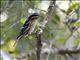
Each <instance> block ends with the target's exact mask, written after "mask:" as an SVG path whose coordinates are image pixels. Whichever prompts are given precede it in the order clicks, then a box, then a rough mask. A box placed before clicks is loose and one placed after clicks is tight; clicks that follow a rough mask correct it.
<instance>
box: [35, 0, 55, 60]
mask: <svg viewBox="0 0 80 60" xmlns="http://www.w3.org/2000/svg"><path fill="white" fill-rule="evenodd" d="M54 5H55V0H54V1H52V0H51V1H50V5H49V8H48V12H47V13H46V16H45V18H44V19H43V23H42V24H41V26H40V30H39V31H38V32H37V34H36V35H37V51H36V55H37V60H40V54H41V47H42V44H41V35H42V33H43V30H44V29H45V25H46V24H47V22H48V21H49V20H50V19H51V16H52V13H53V11H54V9H55V8H53V7H54Z"/></svg>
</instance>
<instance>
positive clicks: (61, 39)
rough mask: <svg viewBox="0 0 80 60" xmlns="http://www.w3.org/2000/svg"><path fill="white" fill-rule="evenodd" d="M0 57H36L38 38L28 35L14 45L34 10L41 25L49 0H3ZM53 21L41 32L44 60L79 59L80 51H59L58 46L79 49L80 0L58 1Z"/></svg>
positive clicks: (15, 59) (23, 59)
mask: <svg viewBox="0 0 80 60" xmlns="http://www.w3.org/2000/svg"><path fill="white" fill-rule="evenodd" d="M0 3H1V5H0V34H1V36H0V46H1V47H0V51H1V52H0V53H1V54H0V59H1V60H36V38H35V35H29V36H28V37H24V38H22V39H21V40H20V41H19V42H18V44H17V45H16V46H15V47H13V45H14V42H15V40H16V37H17V36H18V34H19V32H20V29H21V26H22V25H23V24H24V22H25V21H26V19H27V18H28V16H30V15H31V14H32V13H39V14H40V17H39V19H38V22H37V25H38V26H39V25H41V24H42V22H43V20H44V17H45V16H46V13H47V12H48V7H49V5H50V1H46V0H34V1H33V0H13V1H12V0H0ZM55 4H56V8H55V10H54V13H53V15H52V17H51V20H50V21H49V22H48V23H47V25H46V26H45V29H44V32H43V34H42V51H41V60H80V53H77V54H71V56H70V55H67V54H63V55H62V54H58V52H57V51H58V49H67V50H74V51H76V50H80V1H78V0H75V1H72V0H69V1H68V0H65V1H57V0H56V3H55ZM36 29H37V28H36Z"/></svg>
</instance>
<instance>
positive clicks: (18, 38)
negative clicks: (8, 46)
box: [13, 35, 23, 47]
mask: <svg viewBox="0 0 80 60" xmlns="http://www.w3.org/2000/svg"><path fill="white" fill-rule="evenodd" d="M22 37H23V36H22V35H19V36H18V37H17V38H16V39H17V40H16V41H15V43H14V45H13V47H14V46H15V45H16V44H17V43H18V41H19V40H20V39H21V38H22Z"/></svg>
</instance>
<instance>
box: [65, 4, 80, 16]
mask: <svg viewBox="0 0 80 60" xmlns="http://www.w3.org/2000/svg"><path fill="white" fill-rule="evenodd" d="M78 6H79V3H72V4H71V5H70V7H69V8H68V10H67V12H66V14H67V15H69V14H70V13H71V12H72V11H73V10H74V9H75V8H76V7H78Z"/></svg>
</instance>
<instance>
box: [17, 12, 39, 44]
mask: <svg viewBox="0 0 80 60" xmlns="http://www.w3.org/2000/svg"><path fill="white" fill-rule="evenodd" d="M38 16H39V15H38V13H34V14H32V15H30V16H29V17H28V18H27V20H26V21H25V23H24V25H23V26H22V28H21V31H20V34H19V35H18V37H17V41H16V43H17V42H18V40H20V39H21V38H22V37H23V36H24V35H27V34H29V32H30V29H31V28H32V26H33V25H34V24H35V20H36V19H37V18H38Z"/></svg>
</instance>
